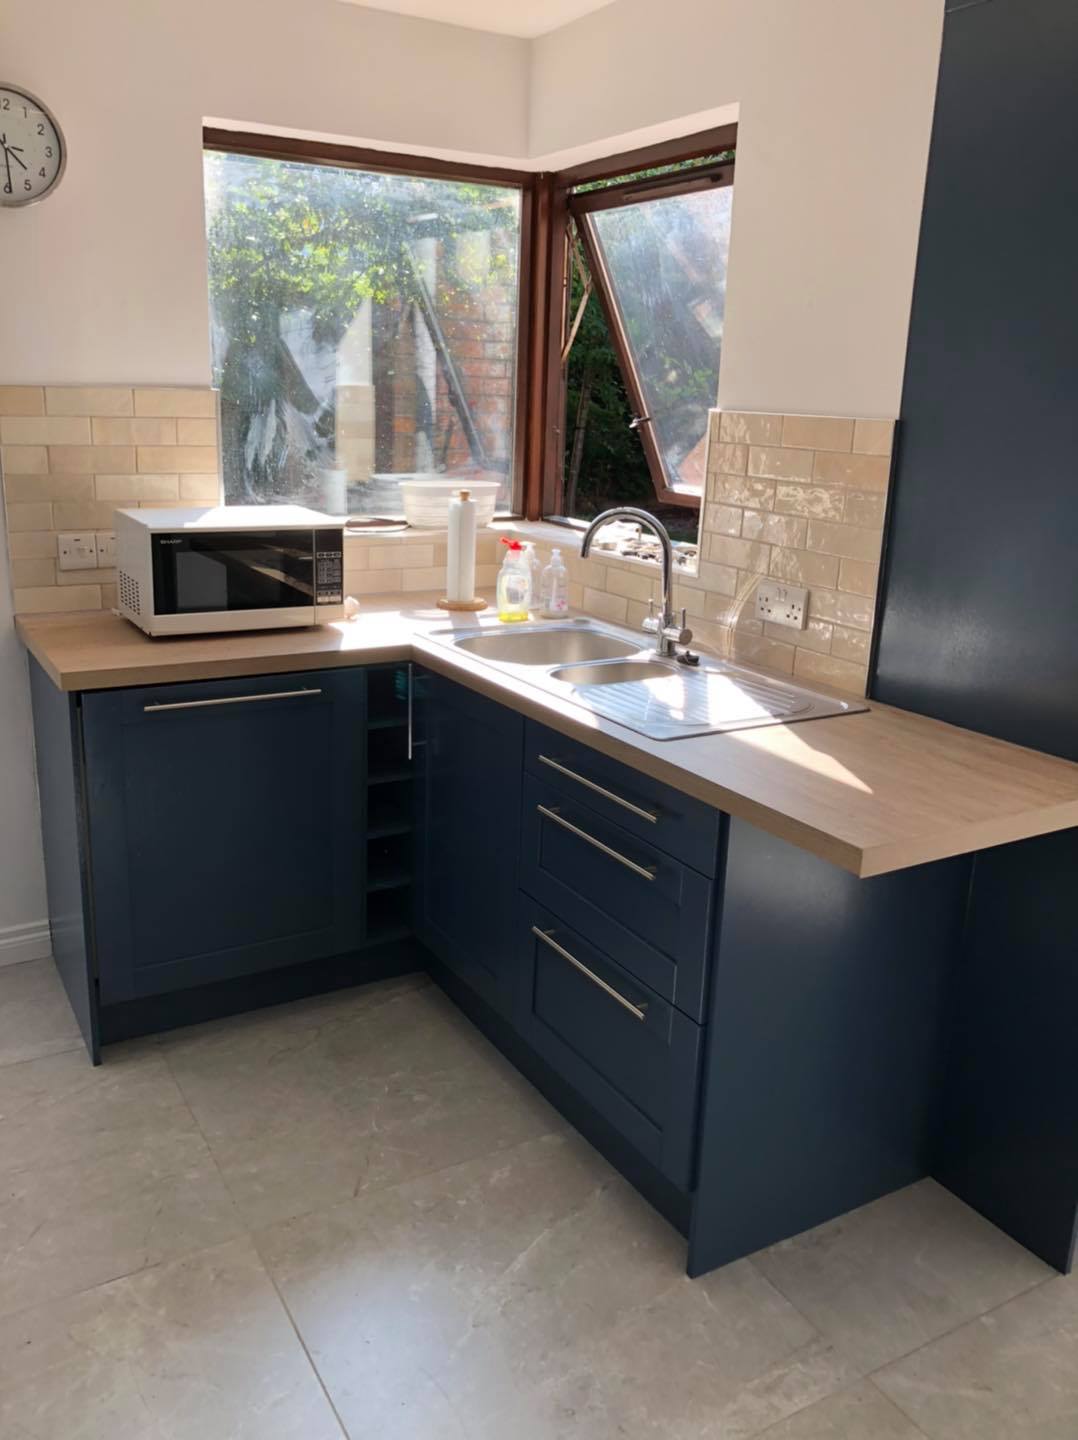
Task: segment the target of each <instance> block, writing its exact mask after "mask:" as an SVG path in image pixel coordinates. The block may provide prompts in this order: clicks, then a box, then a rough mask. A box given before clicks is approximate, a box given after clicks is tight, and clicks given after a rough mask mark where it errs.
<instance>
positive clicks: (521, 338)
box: [202, 125, 737, 520]
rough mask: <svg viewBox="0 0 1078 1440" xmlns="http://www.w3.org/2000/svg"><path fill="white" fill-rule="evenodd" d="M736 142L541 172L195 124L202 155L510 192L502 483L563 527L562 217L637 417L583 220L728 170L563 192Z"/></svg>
mask: <svg viewBox="0 0 1078 1440" xmlns="http://www.w3.org/2000/svg"><path fill="white" fill-rule="evenodd" d="M736 142H737V126H736V125H725V126H721V127H719V128H717V129H713V130H705V131H702V132H700V133H698V134H696V135H691V136H686V137H684V138H682V139H680V140H667V141H663V142H662V143H660V144H657V145H649V146H646V147H644V148H642V149H638V150H630V151H624V152H622V153H620V154H617V155H610V156H605V157H603V158H602V159H600V160H592V161H587V162H586V163H583V164H580V165H575V166H571V167H570V168H568V169H565V170H561V171H558V172H556V173H553V172H537V171H529V170H514V169H507V168H503V167H500V166H491V165H469V164H461V163H459V162H457V161H450V160H441V159H436V158H434V157H432V156H427V155H417V154H413V153H410V152H401V153H397V152H391V151H384V150H375V149H369V148H367V147H364V146H359V145H339V144H331V143H329V142H327V141H318V140H303V139H297V138H295V137H293V136H283V135H266V134H262V133H260V132H254V131H246V130H228V129H223V128H220V127H213V126H207V127H204V129H203V132H202V145H203V149H205V150H218V151H224V152H226V153H231V154H235V155H255V156H261V157H263V158H265V159H268V160H296V161H302V162H304V163H307V164H322V165H332V166H336V167H338V168H341V169H354V170H367V171H374V172H376V173H383V174H394V175H410V176H414V177H416V178H417V179H425V180H464V181H471V182H473V183H476V184H486V185H504V186H506V187H511V188H515V189H517V190H519V192H520V199H521V208H520V261H519V279H518V320H517V346H516V366H515V376H516V394H515V401H514V432H513V466H512V475H511V484H512V509H513V513H522V514H523V515H524V516H525V517H526V518H527V519H529V520H538V519H541V518H543V517H550V518H564V517H559V516H558V515H557V503H558V496H559V492H560V488H561V483H560V482H561V469H562V465H563V456H562V446H563V442H564V426H565V418H564V417H565V382H564V373H563V366H562V359H561V356H562V349H563V346H564V342H565V338H566V326H567V317H568V301H569V268H568V261H569V250H568V233H569V230H568V222H569V218H570V216H572V217H573V218H574V220H576V221H577V225H578V234H579V235H580V237H581V242H582V244H583V246H584V249H585V253H586V255H587V260H588V264H589V266H590V267H592V271H593V274H594V275H595V276H596V281H597V283H596V286H595V289H596V293H597V295H598V297H599V303H600V304H601V305H602V306H603V310H604V314H605V316H606V320H607V324H608V327H609V329H610V334H611V337H612V339H613V342H614V346H615V350H616V352H617V358H618V364H619V368H620V369H621V372H622V376H623V378H624V380H625V384H626V389H627V390H628V392H629V395H630V399H631V401H632V403H633V405H634V407H635V408H636V409H637V413H638V414H641V415H642V414H644V413H645V410H644V405H643V396H642V395H641V393H640V387H639V382H638V380H637V378H636V370H635V365H634V363H633V361H632V357H631V354H630V353H629V350H628V346H627V343H626V340H625V336H624V333H623V331H622V327H621V323H620V320H619V319H618V316H617V312H616V307H615V306H614V305H613V303H612V298H611V297H612V291H611V290H610V286H609V280H608V279H607V277H606V275H605V270H604V267H603V264H602V256H601V253H600V251H599V249H598V247H597V245H596V244H595V243H594V237H593V236H592V233H591V230H590V227H589V225H588V222H587V216H588V215H589V214H591V213H594V212H595V211H597V210H601V209H608V208H611V207H612V206H615V205H622V204H633V203H636V202H637V201H639V200H641V199H644V198H648V197H652V196H658V195H675V194H689V193H692V192H693V191H696V190H704V189H709V188H712V187H713V186H714V185H716V184H731V183H732V182H733V166H734V162H733V161H732V160H730V161H725V162H721V163H719V164H716V165H706V166H701V167H700V168H699V169H698V170H697V171H694V172H692V173H691V174H686V173H685V172H677V171H674V172H670V173H668V174H666V175H657V176H649V177H647V178H640V179H635V180H628V181H626V182H624V183H623V184H619V185H616V186H608V187H606V188H604V189H601V190H595V191H588V192H584V193H583V194H574V193H573V192H574V190H575V188H576V187H577V186H580V185H583V184H587V183H589V182H591V181H596V180H610V179H615V178H616V177H617V176H620V175H631V174H632V173H633V172H634V171H638V170H644V169H649V168H652V167H656V166H662V165H667V164H677V163H681V162H684V161H687V160H697V159H701V158H702V157H704V156H707V155H714V154H717V153H721V152H723V151H727V150H733V149H734V148H735V146H736ZM640 434H641V439H642V441H643V444H644V451H645V455H646V456H647V459H648V467H649V469H650V471H651V474H652V479H653V481H654V482H655V489H656V494H657V496H658V498H659V499H660V500H661V501H662V502H664V503H667V504H671V503H672V504H682V505H691V506H693V507H694V508H696V507H699V504H700V498H701V497H700V495H699V493H698V492H695V491H692V492H690V491H687V490H685V489H678V488H676V487H670V486H669V485H667V484H666V480H665V473H664V470H663V466H662V461H661V457H660V456H659V453H658V447H657V446H656V444H655V439H654V436H653V435H652V433H651V427H650V426H648V425H646V424H645V425H644V426H642V427H641V431H640Z"/></svg>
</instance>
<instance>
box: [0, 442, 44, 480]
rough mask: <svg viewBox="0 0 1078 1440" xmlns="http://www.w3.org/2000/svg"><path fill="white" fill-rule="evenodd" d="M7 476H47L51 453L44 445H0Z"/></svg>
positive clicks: (0, 457) (0, 461) (1, 461)
mask: <svg viewBox="0 0 1078 1440" xmlns="http://www.w3.org/2000/svg"><path fill="white" fill-rule="evenodd" d="M0 465H3V467H4V474H5V475H47V474H48V473H49V452H48V450H46V449H45V446H44V445H0Z"/></svg>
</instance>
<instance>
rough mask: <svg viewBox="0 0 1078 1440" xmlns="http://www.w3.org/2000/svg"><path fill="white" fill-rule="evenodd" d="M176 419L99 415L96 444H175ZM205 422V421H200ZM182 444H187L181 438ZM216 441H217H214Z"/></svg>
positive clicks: (96, 422) (95, 429)
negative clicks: (141, 418) (140, 418)
mask: <svg viewBox="0 0 1078 1440" xmlns="http://www.w3.org/2000/svg"><path fill="white" fill-rule="evenodd" d="M176 423H177V422H176V421H175V420H145V419H143V420H139V419H132V418H130V417H129V416H120V417H110V416H107V415H105V416H97V417H95V418H94V421H93V431H94V444H95V445H175V444H176V443H177V435H176ZM196 423H198V424H205V421H198V422H196ZM179 443H180V444H181V445H184V444H187V443H188V442H187V441H185V440H180V441H179ZM214 443H216V442H214Z"/></svg>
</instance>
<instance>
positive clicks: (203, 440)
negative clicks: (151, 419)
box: [143, 419, 217, 449]
mask: <svg viewBox="0 0 1078 1440" xmlns="http://www.w3.org/2000/svg"><path fill="white" fill-rule="evenodd" d="M143 423H148V422H143ZM157 423H158V424H159V425H165V424H167V423H168V422H167V421H164V420H159V421H158V422H157ZM176 440H177V442H178V443H179V444H180V445H210V446H212V447H213V448H215V449H216V447H217V421H216V420H183V419H179V420H177V421H176ZM143 443H144V444H163V445H168V444H171V443H172V442H171V441H170V440H162V441H144V442H143Z"/></svg>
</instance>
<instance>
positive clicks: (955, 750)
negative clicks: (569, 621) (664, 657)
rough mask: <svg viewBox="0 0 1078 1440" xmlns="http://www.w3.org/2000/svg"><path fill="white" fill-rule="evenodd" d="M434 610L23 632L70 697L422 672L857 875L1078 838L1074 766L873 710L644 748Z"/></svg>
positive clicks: (54, 622)
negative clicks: (242, 679)
mask: <svg viewBox="0 0 1078 1440" xmlns="http://www.w3.org/2000/svg"><path fill="white" fill-rule="evenodd" d="M434 598H435V597H434V596H431V595H416V596H401V595H393V596H386V597H367V598H366V599H365V600H364V605H363V610H362V612H361V613H360V615H359V616H358V617H357V618H356V619H355V620H352V621H342V622H340V623H338V624H334V625H324V626H319V627H317V628H315V629H310V630H276V631H257V632H252V633H250V634H229V635H203V636H184V637H172V638H168V639H156V640H153V639H150V638H149V637H148V636H146V635H144V634H143V633H142V632H141V631H140V630H138V629H136V628H135V626H133V625H131V624H129V623H128V622H127V621H126V620H123V619H121V618H120V617H118V616H116V615H113V614H108V613H99V612H94V613H93V614H61V615H32V616H21V617H19V618H18V619H17V621H16V626H17V629H18V633H19V635H20V637H21V638H22V641H23V643H24V644H25V645H26V647H27V649H28V650H29V651H30V652H31V653H32V654H33V655H34V657H35V658H36V659H37V660H38V662H39V663H40V664H41V666H42V667H43V669H44V670H45V671H46V673H47V674H48V675H49V676H50V677H51V679H52V680H53V682H54V683H55V684H56V685H57V686H59V688H60V689H62V690H69V691H79V690H103V689H115V688H117V687H120V686H126V685H153V684H167V683H176V682H178V681H189V680H211V679H220V678H223V677H227V676H241V675H266V674H281V673H284V672H287V671H295V670H317V669H322V668H332V667H337V666H344V665H367V664H377V663H379V662H386V661H393V660H418V661H422V663H423V664H424V665H426V666H428V668H430V669H432V670H436V671H438V672H439V673H441V674H443V675H446V676H449V677H450V678H452V679H454V680H457V681H459V682H460V683H461V684H463V685H466V686H467V687H468V688H469V689H472V690H475V691H478V692H479V693H481V694H484V695H488V696H490V697H491V698H492V699H495V700H498V701H501V702H502V703H503V704H505V705H509V706H511V707H512V708H513V709H515V710H518V711H520V712H521V713H523V714H524V715H527V716H530V717H531V718H532V719H535V720H539V721H541V722H542V723H543V724H545V725H548V726H550V727H551V728H552V729H554V730H557V731H560V732H561V733H563V734H565V735H568V736H570V737H572V738H573V739H576V740H580V741H583V742H584V743H586V744H589V745H591V746H593V747H594V748H595V749H597V750H600V751H602V752H603V753H604V754H606V755H610V756H611V757H613V758H614V759H616V760H620V761H622V762H623V763H625V764H627V765H631V766H632V767H634V768H635V769H638V770H641V771H643V772H645V773H647V774H649V775H651V776H654V778H655V779H657V780H661V781H663V782H664V783H666V784H668V785H671V786H673V787H674V788H675V789H677V790H681V791H683V792H684V793H685V794H688V795H693V796H696V797H697V798H699V799H701V800H704V801H706V802H707V803H708V804H710V805H714V806H715V807H716V808H717V809H720V810H725V811H727V812H728V813H729V814H731V815H735V816H738V817H739V818H741V819H744V820H747V821H749V822H750V823H752V824H754V825H758V826H759V827H760V828H761V829H763V830H766V831H768V832H769V833H771V834H773V835H777V836H779V837H780V838H781V839H784V840H789V841H791V842H792V843H793V844H795V845H797V846H799V847H800V848H801V849H804V850H807V851H810V852H811V853H812V854H815V855H818V856H820V857H821V858H822V859H825V860H828V861H831V862H832V863H833V864H835V865H839V866H841V867H842V868H843V869H845V870H849V871H851V872H852V873H853V874H854V875H859V876H862V877H868V876H872V875H882V874H886V873H887V872H889V871H893V870H902V869H905V868H907V867H909V866H911V865H920V864H924V863H926V862H928V861H931V860H940V859H943V858H945V857H947V856H950V855H961V854H966V853H968V852H970V851H974V850H982V849H986V848H987V847H989V846H992V845H1003V844H1007V843H1009V842H1011V841H1015V840H1025V839H1029V838H1030V837H1032V836H1035V835H1045V834H1048V833H1050V832H1052V831H1056V830H1065V829H1069V828H1070V827H1071V826H1078V764H1073V763H1071V762H1070V761H1067V760H1062V759H1059V758H1057V757H1055V756H1051V755H1044V754H1041V753H1039V752H1038V751H1035V750H1027V749H1025V748H1023V747H1022V746H1018V745H1010V744H1008V743H1006V742H1005V741H1002V740H993V739H991V738H990V737H988V736H985V735H979V734H977V733H975V732H973V731H970V730H961V729H958V728H957V727H955V726H953V725H946V724H944V723H943V722H941V721H938V720H931V719H929V718H927V717H925V716H922V715H915V714H912V713H910V712H908V711H903V710H896V709H893V708H891V707H890V706H887V705H878V704H876V703H875V702H872V703H871V705H870V708H869V710H868V711H867V712H866V713H863V714H851V715H843V716H838V717H835V718H829V719H822V720H809V721H805V722H802V723H800V724H787V725H773V726H767V727H762V728H759V729H755V730H741V731H734V732H732V733H729V734H722V735H706V736H701V737H698V738H693V739H686V740H673V741H670V740H667V741H658V740H648V739H647V738H646V737H645V736H642V735H637V734H636V733H635V732H633V731H631V730H626V729H625V728H624V727H623V726H620V725H617V724H614V723H613V722H611V721H608V720H604V719H602V718H601V717H599V716H596V715H593V714H591V713H590V712H589V711H587V710H585V709H583V708H581V707H580V706H578V705H575V704H573V703H572V702H571V701H568V700H564V701H563V700H560V699H559V698H557V697H556V696H552V695H550V694H548V693H547V692H545V691H543V690H540V689H537V688H533V687H532V686H530V685H527V684H522V683H520V681H519V679H518V678H517V677H516V676H509V675H506V674H504V673H502V672H499V671H498V670H496V669H494V668H493V667H491V666H489V665H485V664H483V663H482V662H481V661H477V660H473V659H472V658H471V657H470V656H467V655H464V654H462V653H461V652H459V651H453V650H450V649H448V648H446V647H444V646H443V645H441V644H439V643H438V642H437V641H431V640H430V639H429V638H428V636H429V633H430V631H432V630H436V629H445V628H446V627H448V626H454V627H456V628H459V629H470V628H472V627H474V626H475V625H476V623H477V622H484V621H486V622H490V621H492V619H493V616H492V612H490V611H487V612H485V613H484V614H483V615H480V616H475V615H472V614H458V615H448V614H447V613H446V612H445V611H442V610H439V609H437V607H436V606H435V605H434ZM496 623H497V622H496V621H495V622H494V624H495V625H496ZM604 623H605V622H604ZM613 628H617V627H613Z"/></svg>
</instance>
